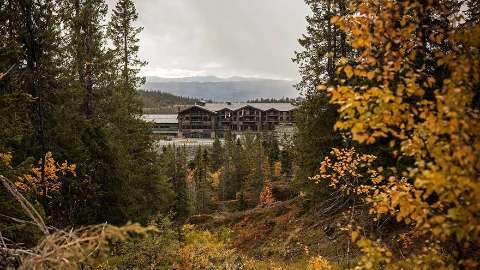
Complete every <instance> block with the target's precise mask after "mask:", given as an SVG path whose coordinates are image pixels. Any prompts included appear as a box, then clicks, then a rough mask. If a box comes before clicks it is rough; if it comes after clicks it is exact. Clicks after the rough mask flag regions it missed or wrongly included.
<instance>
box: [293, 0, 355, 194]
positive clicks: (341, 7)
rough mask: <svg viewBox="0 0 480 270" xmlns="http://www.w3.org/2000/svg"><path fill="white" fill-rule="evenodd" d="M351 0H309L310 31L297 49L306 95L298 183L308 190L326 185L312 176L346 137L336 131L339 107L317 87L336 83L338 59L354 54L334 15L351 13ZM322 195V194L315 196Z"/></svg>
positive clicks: (301, 117) (297, 143)
mask: <svg viewBox="0 0 480 270" xmlns="http://www.w3.org/2000/svg"><path fill="white" fill-rule="evenodd" d="M350 2H351V1H348V0H338V1H331V0H305V3H306V4H307V5H308V6H309V8H310V9H311V11H312V13H311V15H309V16H308V17H307V24H308V25H307V29H306V33H305V34H304V35H303V36H302V37H301V38H300V39H299V43H300V45H301V46H302V50H301V51H298V52H296V53H295V58H294V59H293V61H294V62H295V63H296V64H297V65H298V69H299V73H300V76H301V81H300V83H298V84H297V85H296V87H297V89H298V90H299V91H300V92H301V93H302V94H303V95H304V96H305V100H304V101H303V102H302V104H301V106H300V107H299V109H298V111H297V113H296V115H295V119H296V122H297V128H298V132H297V136H296V138H295V142H294V143H295V146H296V153H295V162H296V165H297V166H298V170H297V171H296V176H295V182H294V185H295V187H296V188H297V189H298V190H302V191H307V194H309V195H313V194H314V193H318V192H321V190H322V188H318V186H315V185H311V184H310V181H308V177H310V176H312V175H313V174H315V173H316V171H317V170H318V166H319V165H320V162H321V161H322V160H323V158H324V157H325V156H326V155H327V154H328V153H329V152H330V149H331V148H332V147H338V146H340V145H341V144H342V142H343V140H342V137H341V135H340V134H339V133H337V132H335V130H334V124H335V122H336V120H337V112H336V109H337V108H336V107H335V106H333V105H331V104H330V103H329V98H328V96H327V95H326V94H325V93H324V92H320V91H317V87H318V86H319V85H320V84H322V83H323V84H327V85H335V84H336V82H337V81H338V80H339V79H340V78H338V76H337V73H336V72H335V71H336V69H335V65H336V62H337V61H338V60H339V59H341V58H344V59H346V61H348V59H350V58H351V57H352V54H353V52H352V50H351V48H350V46H348V44H347V42H346V36H345V33H344V32H342V31H340V30H339V29H338V27H336V26H334V25H333V24H332V23H331V19H332V17H333V16H340V15H345V14H347V12H348V10H347V6H348V5H349V4H350ZM312 198H319V196H312Z"/></svg>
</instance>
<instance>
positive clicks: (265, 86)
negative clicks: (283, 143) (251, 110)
mask: <svg viewBox="0 0 480 270" xmlns="http://www.w3.org/2000/svg"><path fill="white" fill-rule="evenodd" d="M293 84H294V83H293V82H292V81H288V80H274V79H262V78H246V77H231V78H218V77H215V76H201V77H185V78H161V77H147V83H146V84H145V86H144V88H143V89H144V90H146V91H162V92H166V93H171V94H174V95H177V96H184V97H195V98H201V99H207V100H213V101H247V100H253V99H260V98H276V99H279V98H283V97H289V98H294V97H297V96H298V92H297V90H296V89H295V88H294V87H293Z"/></svg>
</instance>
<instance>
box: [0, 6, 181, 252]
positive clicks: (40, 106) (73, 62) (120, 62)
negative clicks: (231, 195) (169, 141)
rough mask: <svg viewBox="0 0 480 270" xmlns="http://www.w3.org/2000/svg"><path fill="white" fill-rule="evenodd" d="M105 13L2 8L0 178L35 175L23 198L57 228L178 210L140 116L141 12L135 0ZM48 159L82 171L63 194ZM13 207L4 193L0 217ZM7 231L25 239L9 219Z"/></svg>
mask: <svg viewBox="0 0 480 270" xmlns="http://www.w3.org/2000/svg"><path fill="white" fill-rule="evenodd" d="M107 13H108V6H107V4H106V3H105V1H103V0H67V1H49V0H34V1H32V0H8V1H2V2H1V3H0V21H1V22H2V23H1V24H0V44H1V47H0V55H1V58H0V72H1V79H0V104H1V106H0V110H1V113H0V123H2V124H1V126H2V127H1V128H0V152H2V153H6V154H5V155H4V158H5V159H6V160H7V159H8V160H9V163H8V164H10V165H8V166H7V167H8V168H7V167H3V168H2V169H1V170H0V174H2V175H7V174H9V175H11V174H13V175H12V178H11V179H15V177H18V176H20V175H23V174H25V173H26V171H27V169H28V168H31V167H32V166H38V168H39V169H38V170H39V172H40V173H39V174H38V178H39V180H38V182H35V183H33V182H26V183H24V184H26V185H30V186H31V187H30V188H29V189H28V192H26V194H25V196H26V197H27V198H28V199H29V201H31V202H34V203H35V205H37V206H38V208H39V209H41V212H42V213H43V215H44V216H45V217H46V220H47V222H48V225H50V226H56V227H60V228H63V227H66V226H78V225H85V224H97V223H104V222H108V223H111V224H123V223H125V222H127V221H129V220H132V221H146V220H147V219H148V217H149V216H150V215H151V214H152V213H156V212H158V211H161V210H165V211H166V209H169V208H170V207H171V204H172V200H173V193H172V188H173V187H172V186H171V185H170V183H169V182H166V181H165V180H164V178H162V177H161V174H160V170H161V168H160V167H159V165H158V164H159V159H158V156H157V154H156V152H155V151H154V148H153V145H152V141H151V140H150V139H149V133H150V127H149V125H148V124H147V123H145V122H143V121H141V120H140V117H139V116H140V115H141V113H142V105H141V101H140V98H139V96H138V94H137V92H136V90H137V88H138V87H139V85H140V84H142V83H143V81H144V79H143V78H141V77H140V76H139V70H140V68H141V67H143V66H144V65H145V64H146V62H144V61H142V60H141V59H139V57H138V50H139V46H138V41H139V40H138V34H139V33H140V32H141V31H142V28H141V27H138V26H137V25H136V21H137V19H138V13H137V11H136V9H135V6H134V3H133V1H131V0H119V1H117V2H116V4H115V5H114V6H113V7H112V11H111V16H110V17H109V18H108V19H107ZM51 158H52V159H54V160H57V161H59V162H60V161H64V160H66V161H68V162H69V163H72V164H75V166H76V168H75V173H74V174H73V173H68V174H67V173H66V174H61V175H59V177H58V179H55V181H56V182H57V184H58V185H55V187H56V188H52V186H51V185H50V184H49V180H48V179H47V175H48V174H47V171H48V168H49V167H48V164H49V161H48V160H49V159H51ZM37 161H39V162H37ZM15 205H17V204H16V203H14V202H12V198H11V197H10V196H9V195H8V194H7V193H6V191H5V190H3V189H2V191H0V208H1V209H8V210H9V213H10V214H11V216H12V217H15V216H17V214H18V216H22V214H21V211H20V210H19V208H17V207H16V206H15ZM0 224H1V228H2V229H1V230H2V233H3V235H4V236H5V237H7V238H9V239H13V240H15V239H19V238H28V236H27V235H25V233H24V231H22V230H23V227H24V226H17V225H14V224H15V222H13V221H12V220H11V219H9V218H7V217H4V216H2V217H1V218H0ZM23 240H25V239H23ZM19 242H21V241H19ZM30 242H31V241H24V243H30Z"/></svg>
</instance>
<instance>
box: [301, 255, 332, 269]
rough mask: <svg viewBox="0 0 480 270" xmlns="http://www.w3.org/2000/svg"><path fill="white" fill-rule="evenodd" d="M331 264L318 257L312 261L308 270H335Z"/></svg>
mask: <svg viewBox="0 0 480 270" xmlns="http://www.w3.org/2000/svg"><path fill="white" fill-rule="evenodd" d="M333 269H334V268H333V267H332V266H331V265H330V262H329V261H328V260H327V259H325V258H323V257H322V256H317V257H314V258H312V259H310V262H309V263H308V267H307V270H333Z"/></svg>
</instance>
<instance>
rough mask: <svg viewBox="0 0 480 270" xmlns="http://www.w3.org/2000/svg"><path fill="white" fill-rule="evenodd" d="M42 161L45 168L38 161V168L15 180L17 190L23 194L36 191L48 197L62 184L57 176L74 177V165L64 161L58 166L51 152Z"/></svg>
mask: <svg viewBox="0 0 480 270" xmlns="http://www.w3.org/2000/svg"><path fill="white" fill-rule="evenodd" d="M10 159H11V157H10ZM44 160H45V166H42V163H43V161H42V160H40V161H38V167H34V168H32V172H31V173H30V174H27V175H24V176H20V177H18V178H17V181H16V182H15V185H16V186H17V188H18V189H20V190H22V191H25V192H26V191H32V190H36V192H38V194H39V195H42V196H48V192H50V191H57V190H60V188H61V186H62V184H61V182H60V181H59V174H62V175H66V174H68V173H70V174H72V175H73V176H76V172H75V170H76V165H75V164H68V162H67V161H64V162H63V163H62V164H61V165H59V164H58V163H57V162H55V160H54V158H53V154H52V153H51V152H48V153H47V154H45V158H44ZM42 169H43V171H42ZM44 193H45V194H44Z"/></svg>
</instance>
